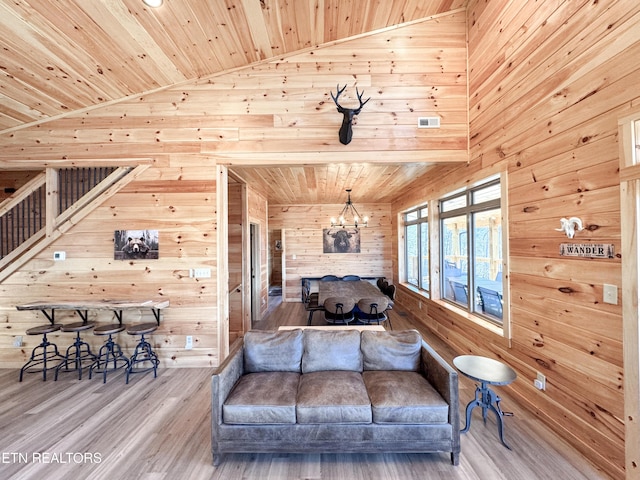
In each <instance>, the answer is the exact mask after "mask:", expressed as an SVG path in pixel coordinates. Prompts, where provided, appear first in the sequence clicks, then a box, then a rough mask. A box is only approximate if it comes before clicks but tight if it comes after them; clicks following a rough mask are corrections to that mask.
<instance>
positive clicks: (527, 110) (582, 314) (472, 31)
mask: <svg viewBox="0 0 640 480" xmlns="http://www.w3.org/2000/svg"><path fill="white" fill-rule="evenodd" d="M468 21H469V70H470V76H469V83H470V130H471V131H470V136H471V137H470V138H471V164H470V165H469V166H465V167H450V168H439V169H437V170H436V171H435V172H434V175H433V178H434V179H435V178H437V183H436V181H435V180H434V181H433V182H431V183H429V182H427V183H424V182H423V183H422V184H420V185H416V186H415V187H414V188H413V190H412V191H411V192H410V194H408V195H407V196H405V197H404V198H403V199H402V200H400V201H398V202H396V203H394V205H393V207H394V208H393V213H394V215H396V214H397V213H398V212H400V211H402V209H404V208H407V207H409V206H410V205H413V204H415V203H419V202H420V201H424V200H426V199H428V198H438V196H439V195H442V194H444V193H446V192H448V191H451V190H453V189H455V188H459V187H462V186H464V185H466V184H468V183H469V182H472V181H475V180H478V179H481V178H484V177H485V176H487V175H488V174H490V173H494V172H495V171H500V170H504V171H507V172H508V177H507V178H508V192H509V193H508V198H507V204H508V215H509V227H508V228H509V244H510V258H509V261H510V267H511V271H510V272H509V274H508V280H509V286H510V288H511V305H510V307H511V323H512V344H511V347H509V346H508V342H506V341H504V339H502V338H500V337H498V336H496V335H494V334H491V333H489V331H487V330H485V329H483V328H481V327H478V326H477V325H476V324H474V323H472V322H470V321H468V320H466V319H465V318H464V316H462V315H457V314H456V313H455V312H454V311H453V310H452V309H451V308H448V307H447V306H446V305H444V304H443V303H441V302H439V301H437V300H436V301H426V302H425V301H424V299H422V301H423V310H420V309H419V306H418V301H419V300H420V298H419V297H417V296H416V295H414V294H412V293H410V292H409V291H408V290H407V289H404V288H401V289H400V291H399V292H398V301H399V302H400V303H401V304H402V305H403V306H405V307H409V308H410V309H411V310H412V313H413V315H414V316H415V317H416V318H419V319H421V320H422V321H424V322H425V324H428V325H429V326H430V327H431V328H432V329H433V330H434V331H435V332H437V333H438V334H439V335H440V336H441V337H442V338H444V339H446V341H447V342H449V343H450V344H451V345H452V346H453V347H454V348H456V349H457V350H458V351H459V352H460V353H461V354H462V353H471V352H473V353H479V354H485V355H488V356H491V357H494V358H499V359H502V360H504V361H506V362H507V363H509V364H510V365H511V366H513V367H514V368H515V369H516V371H517V372H518V380H517V381H516V382H515V383H514V384H513V385H512V386H511V387H509V388H510V390H511V391H512V392H513V393H514V394H515V395H516V396H517V397H518V398H519V400H520V401H521V402H522V404H524V405H526V406H527V407H528V408H530V409H531V410H532V411H533V412H535V413H536V415H537V416H538V417H539V418H540V420H541V421H543V422H545V423H548V424H549V425H550V426H551V427H552V428H553V429H554V430H556V431H557V432H558V433H559V434H560V435H562V436H563V437H564V438H566V439H567V440H568V441H569V442H570V443H571V444H572V445H574V446H575V447H576V448H577V449H578V450H579V451H581V452H582V453H583V454H584V456H585V458H587V459H589V460H591V461H592V462H593V463H594V464H595V465H597V466H598V467H599V468H600V469H601V470H602V471H603V473H604V474H605V475H607V476H611V477H613V478H624V477H625V471H624V464H625V462H624V451H625V447H624V417H623V392H622V388H623V365H622V358H623V357H622V349H623V347H622V342H623V338H622V314H621V301H622V300H624V299H622V298H621V297H620V295H619V298H618V301H619V303H618V305H609V304H605V303H603V301H602V290H603V284H604V283H608V284H613V285H617V286H618V287H619V288H620V287H621V285H622V278H621V258H620V257H619V255H618V256H616V258H614V259H610V260H609V259H608V260H602V259H597V260H596V259H583V258H571V257H561V256H560V255H559V244H560V243H562V242H567V241H568V240H567V238H566V237H565V236H564V235H562V234H561V233H559V232H556V231H554V229H555V228H558V227H559V225H560V222H559V220H560V218H561V217H569V216H578V217H580V218H581V219H582V220H583V222H584V223H585V225H586V230H584V231H582V232H579V233H578V234H577V235H576V237H575V239H574V240H573V242H575V243H587V242H594V243H612V244H614V245H615V250H616V252H619V251H620V221H621V218H620V204H619V201H620V200H619V199H620V192H619V181H620V179H619V175H618V166H619V163H618V145H617V141H618V139H617V121H618V118H620V117H622V116H625V115H627V114H629V113H630V111H631V109H634V108H635V109H637V108H638V105H639V104H640V93H639V92H638V89H637V85H638V81H637V79H638V78H639V76H640V64H638V62H637V59H638V58H640V4H638V3H637V2H632V1H619V2H591V1H580V2H569V1H559V2H509V1H506V0H496V1H491V2H485V1H480V0H477V1H476V0H472V1H471V2H470V6H469V20H468ZM394 271H395V269H394ZM627 301H630V300H627ZM425 306H426V307H425ZM427 315H429V317H427ZM537 371H539V372H542V373H543V374H545V375H546V377H547V389H546V391H544V392H542V391H538V390H536V389H535V388H534V387H533V379H534V378H535V376H536V372H537ZM505 408H507V406H505ZM522 448H525V447H524V446H522ZM628 478H630V477H628Z"/></svg>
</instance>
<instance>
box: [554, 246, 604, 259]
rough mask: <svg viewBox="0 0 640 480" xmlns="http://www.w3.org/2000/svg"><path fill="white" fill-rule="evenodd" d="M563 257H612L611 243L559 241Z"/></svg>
mask: <svg viewBox="0 0 640 480" xmlns="http://www.w3.org/2000/svg"><path fill="white" fill-rule="evenodd" d="M560 255H562V256H563V257H589V258H613V243H561V244H560Z"/></svg>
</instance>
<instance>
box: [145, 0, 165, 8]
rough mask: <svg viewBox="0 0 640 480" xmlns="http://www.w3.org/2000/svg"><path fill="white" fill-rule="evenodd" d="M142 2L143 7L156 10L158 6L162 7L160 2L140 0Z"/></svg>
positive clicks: (157, 0) (159, 0) (160, 0)
mask: <svg viewBox="0 0 640 480" xmlns="http://www.w3.org/2000/svg"><path fill="white" fill-rule="evenodd" d="M142 1H143V2H144V4H145V5H147V6H149V7H152V8H158V7H159V6H161V5H162V0H142Z"/></svg>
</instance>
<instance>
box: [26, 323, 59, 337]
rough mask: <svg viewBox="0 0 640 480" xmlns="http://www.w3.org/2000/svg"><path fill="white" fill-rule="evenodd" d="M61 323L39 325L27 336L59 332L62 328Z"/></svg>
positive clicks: (31, 329)
mask: <svg viewBox="0 0 640 480" xmlns="http://www.w3.org/2000/svg"><path fill="white" fill-rule="evenodd" d="M62 326H63V325H62V324H60V323H48V324H46V325H38V326H37V327H32V328H30V329H28V330H27V331H26V334H27V335H46V334H47V333H53V332H57V331H58V330H60V329H61V328H62Z"/></svg>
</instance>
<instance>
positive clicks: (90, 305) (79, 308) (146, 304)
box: [16, 300, 169, 325]
mask: <svg viewBox="0 0 640 480" xmlns="http://www.w3.org/2000/svg"><path fill="white" fill-rule="evenodd" d="M168 306H169V300H143V301H131V300H96V301H86V302H85V301H82V302H65V301H62V302H33V303H26V304H23V305H16V308H17V309H18V310H40V311H41V312H42V314H43V315H44V316H45V317H47V319H48V320H49V322H51V324H54V323H55V312H56V310H75V311H76V312H78V315H80V318H82V321H83V322H85V323H86V322H87V319H88V317H87V312H88V311H89V310H111V311H113V312H114V313H115V315H116V317H117V319H118V322H119V323H120V324H121V325H122V312H123V311H124V310H142V309H146V308H148V309H151V311H152V312H153V316H154V317H155V319H156V322H157V324H158V325H160V312H161V311H162V310H163V309H164V308H167V307H168Z"/></svg>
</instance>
